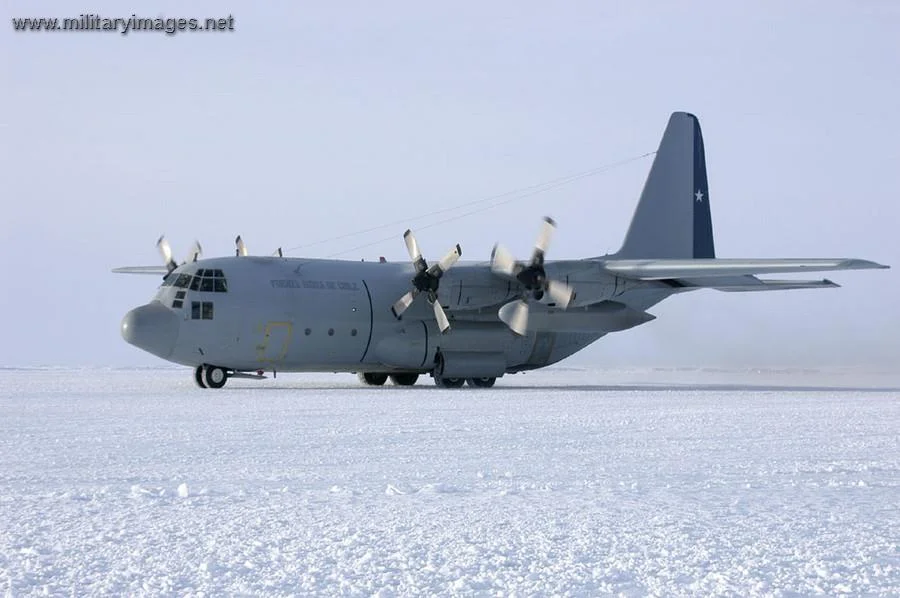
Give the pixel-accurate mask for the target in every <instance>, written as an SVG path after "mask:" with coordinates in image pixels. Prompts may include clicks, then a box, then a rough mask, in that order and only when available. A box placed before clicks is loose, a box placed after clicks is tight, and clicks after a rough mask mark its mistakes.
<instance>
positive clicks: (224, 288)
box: [190, 268, 228, 293]
mask: <svg viewBox="0 0 900 598" xmlns="http://www.w3.org/2000/svg"><path fill="white" fill-rule="evenodd" d="M190 286H191V290H192V291H200V292H201V293H227V292H228V281H227V280H226V278H225V273H224V272H222V271H221V270H218V269H216V270H213V269H212V268H201V269H200V270H198V271H197V274H196V275H194V277H193V278H192V279H191V284H190Z"/></svg>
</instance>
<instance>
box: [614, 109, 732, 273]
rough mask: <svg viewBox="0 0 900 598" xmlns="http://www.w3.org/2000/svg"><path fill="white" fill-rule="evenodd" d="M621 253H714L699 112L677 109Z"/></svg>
mask: <svg viewBox="0 0 900 598" xmlns="http://www.w3.org/2000/svg"><path fill="white" fill-rule="evenodd" d="M616 257H617V258H623V259H645V258H680V259H685V258H687V259H690V258H714V257H716V251H715V248H714V247H713V232H712V218H711V216H710V213H709V186H708V184H707V182H706V156H705V154H704V151H703V135H702V133H701V132H700V122H699V121H698V120H697V117H696V116H694V115H693V114H688V113H687V112H675V113H673V114H672V116H671V117H670V118H669V124H668V126H667V127H666V131H665V133H663V138H662V141H660V143H659V149H658V150H657V152H656V158H655V159H654V160H653V166H652V167H651V168H650V174H649V175H648V176H647V182H646V183H644V190H643V192H642V193H641V199H640V201H639V202H638V206H637V209H636V210H635V212H634V217H633V218H632V220H631V226H630V227H629V228H628V234H626V235H625V242H624V243H623V244H622V249H620V250H619V252H618V253H617V254H616Z"/></svg>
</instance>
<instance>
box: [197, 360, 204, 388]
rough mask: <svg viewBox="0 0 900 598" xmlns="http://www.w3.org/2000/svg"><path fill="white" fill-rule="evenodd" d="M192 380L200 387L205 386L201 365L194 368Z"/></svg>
mask: <svg viewBox="0 0 900 598" xmlns="http://www.w3.org/2000/svg"><path fill="white" fill-rule="evenodd" d="M194 382H196V383H197V386H199V387H200V388H206V383H205V382H204V381H203V366H202V365H198V366H197V367H196V368H194Z"/></svg>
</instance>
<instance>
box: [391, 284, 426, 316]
mask: <svg viewBox="0 0 900 598" xmlns="http://www.w3.org/2000/svg"><path fill="white" fill-rule="evenodd" d="M418 294H419V291H417V290H415V289H413V290H412V291H409V292H408V293H406V294H405V295H403V296H402V297H400V298H399V299H397V301H395V302H394V305H393V306H391V311H393V312H394V317H396V318H399V317H400V316H401V315H402V314H403V312H405V311H406V310H407V308H409V306H410V305H412V302H413V300H414V299H415V298H416V295H418Z"/></svg>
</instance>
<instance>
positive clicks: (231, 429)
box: [0, 368, 900, 596]
mask: <svg viewBox="0 0 900 598" xmlns="http://www.w3.org/2000/svg"><path fill="white" fill-rule="evenodd" d="M0 592H2V593H5V594H6V595H12V596H20V595H30V594H44V593H49V594H51V595H100V594H115V595H126V594H127V595H134V594H138V595H143V594H153V595H156V594H178V595H198V596H199V595H222V594H229V595H233V594H243V595H247V594H250V595H254V594H260V595H272V596H279V595H289V594H295V595H308V594H328V595H350V596H353V595H372V594H376V595H379V596H391V595H411V594H423V595H425V594H444V595H446V594H461V595H485V596H487V595H498V596H512V595H516V596H528V595H536V594H537V595H549V594H559V595H573V596H597V595H607V594H624V595H636V596H643V595H660V596H688V595H690V596H695V595H718V594H725V595H741V596H755V595H775V596H796V595H815V594H826V595H839V594H844V593H846V594H853V595H860V594H865V595H885V596H888V595H892V596H896V595H900V380H898V377H897V376H896V375H890V374H879V373H877V372H875V373H871V372H869V373H866V374H861V373H860V372H856V371H852V370H851V371H829V372H819V371H814V370H800V371H796V370H767V371H758V370H747V371H724V370H690V369H677V370H676V369H669V370H667V369H656V370H652V369H648V370H637V369H635V370H611V371H607V370H594V371H592V370H577V369H556V370H548V371H541V372H534V373H530V374H527V375H518V376H510V377H507V378H504V379H503V380H501V381H499V382H498V385H497V387H495V388H494V389H491V390H482V389H475V390H472V389H462V390H445V389H436V388H434V387H433V386H432V385H431V383H430V380H428V381H422V382H420V384H419V386H417V387H413V388H392V387H384V388H366V387H361V386H359V385H358V384H357V382H356V380H355V377H352V376H349V375H343V376H337V375H335V376H331V375H284V376H280V377H279V378H278V379H277V380H266V381H262V382H255V381H240V380H232V381H230V382H229V384H228V386H227V387H226V388H225V389H223V390H220V391H203V390H200V389H197V388H195V387H194V386H193V382H192V380H191V377H190V372H189V371H188V370H183V369H170V368H160V369H143V370H141V369H137V370H112V369H105V370H104V369H77V370H73V369H33V370H21V369H3V370H0Z"/></svg>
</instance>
